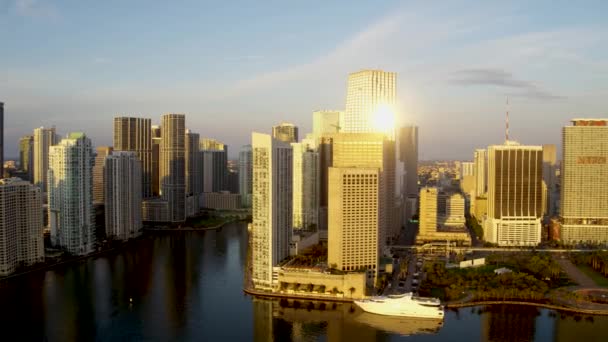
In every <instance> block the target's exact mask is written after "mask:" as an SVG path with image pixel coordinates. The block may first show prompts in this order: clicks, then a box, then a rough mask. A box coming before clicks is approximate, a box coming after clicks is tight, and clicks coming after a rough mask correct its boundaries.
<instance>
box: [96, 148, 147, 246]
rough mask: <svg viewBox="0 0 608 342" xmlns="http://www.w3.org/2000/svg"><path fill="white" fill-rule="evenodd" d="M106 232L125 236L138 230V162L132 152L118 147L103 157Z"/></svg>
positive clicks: (120, 237)
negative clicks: (120, 149)
mask: <svg viewBox="0 0 608 342" xmlns="http://www.w3.org/2000/svg"><path fill="white" fill-rule="evenodd" d="M104 174H105V179H106V182H105V218H106V227H105V228H106V235H107V236H108V237H112V238H114V239H118V240H127V239H130V238H134V237H137V236H139V235H140V234H141V230H142V218H141V212H142V210H141V207H142V197H141V185H142V182H141V176H142V172H141V162H140V161H139V158H138V157H137V154H136V153H135V152H126V151H118V152H114V153H112V154H111V155H108V156H107V157H106V160H105V169H104Z"/></svg>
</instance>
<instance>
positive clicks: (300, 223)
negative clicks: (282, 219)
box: [291, 139, 320, 231]
mask: <svg viewBox="0 0 608 342" xmlns="http://www.w3.org/2000/svg"><path fill="white" fill-rule="evenodd" d="M312 143H313V142H311V141H308V139H304V140H302V142H299V143H291V148H292V150H293V228H294V229H303V230H314V231H316V230H317V229H318V225H319V198H320V194H319V190H320V179H319V178H320V177H319V176H320V173H319V171H320V168H319V153H318V152H316V151H315V150H313V149H312V147H311V145H312Z"/></svg>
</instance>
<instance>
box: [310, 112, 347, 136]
mask: <svg viewBox="0 0 608 342" xmlns="http://www.w3.org/2000/svg"><path fill="white" fill-rule="evenodd" d="M343 124H344V111H339V110H318V111H315V112H313V113H312V134H313V135H314V136H315V138H319V137H321V136H322V135H323V134H331V133H340V131H341V129H342V125H343Z"/></svg>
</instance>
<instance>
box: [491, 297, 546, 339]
mask: <svg viewBox="0 0 608 342" xmlns="http://www.w3.org/2000/svg"><path fill="white" fill-rule="evenodd" d="M482 312H483V315H482V317H481V322H482V323H481V331H482V334H481V336H482V340H483V341H533V340H534V334H535V326H536V317H538V316H539V315H540V311H539V310H538V309H537V308H536V307H533V306H517V305H492V306H487V307H485V308H484V309H483V311H482Z"/></svg>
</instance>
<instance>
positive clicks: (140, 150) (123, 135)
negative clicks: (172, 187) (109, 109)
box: [114, 117, 153, 198]
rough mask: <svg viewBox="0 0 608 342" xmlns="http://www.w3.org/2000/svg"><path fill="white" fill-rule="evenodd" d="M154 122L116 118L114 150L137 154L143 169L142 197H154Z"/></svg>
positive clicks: (142, 119) (132, 118) (134, 118)
mask: <svg viewBox="0 0 608 342" xmlns="http://www.w3.org/2000/svg"><path fill="white" fill-rule="evenodd" d="M151 123H152V120H151V119H147V118H136V117H116V118H114V150H115V151H132V152H135V153H136V154H137V157H138V158H139V160H140V161H141V167H142V184H141V189H142V196H143V198H148V197H151V196H152V133H153V132H152V127H151Z"/></svg>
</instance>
